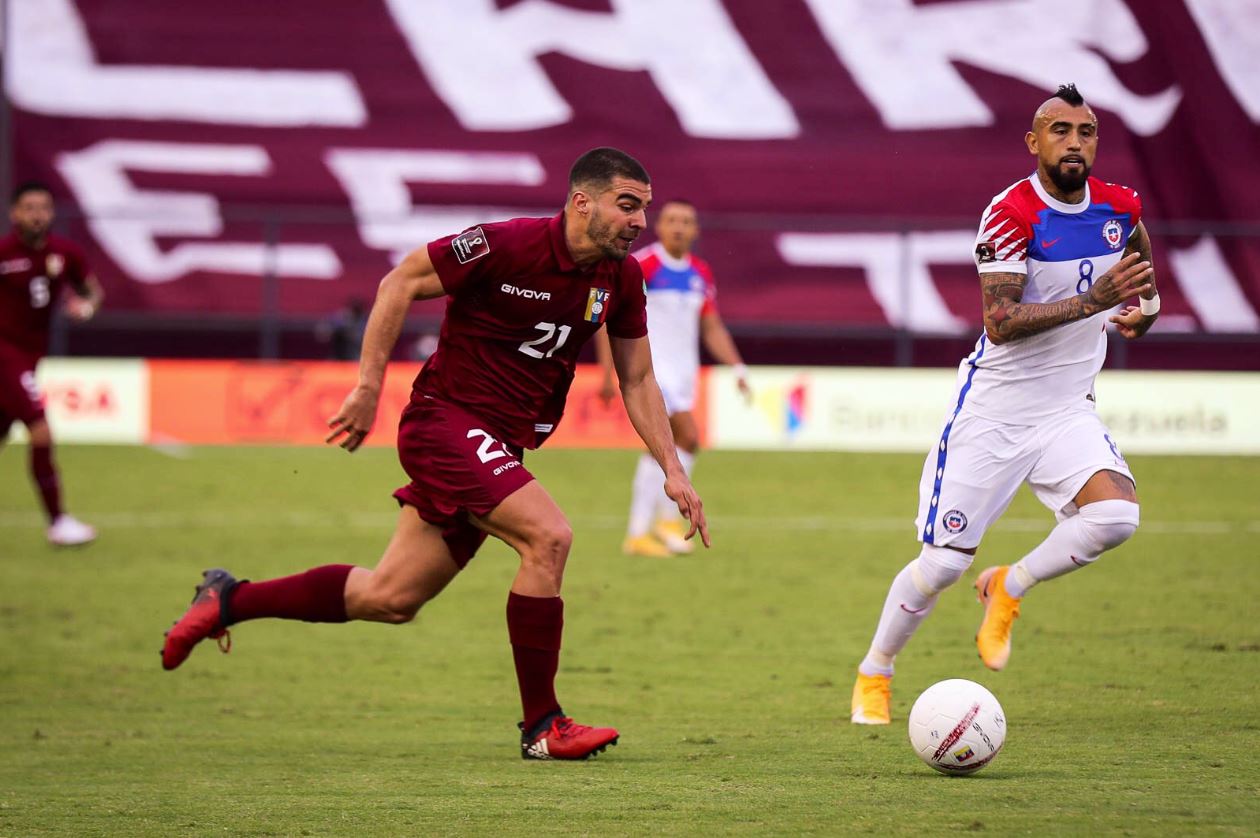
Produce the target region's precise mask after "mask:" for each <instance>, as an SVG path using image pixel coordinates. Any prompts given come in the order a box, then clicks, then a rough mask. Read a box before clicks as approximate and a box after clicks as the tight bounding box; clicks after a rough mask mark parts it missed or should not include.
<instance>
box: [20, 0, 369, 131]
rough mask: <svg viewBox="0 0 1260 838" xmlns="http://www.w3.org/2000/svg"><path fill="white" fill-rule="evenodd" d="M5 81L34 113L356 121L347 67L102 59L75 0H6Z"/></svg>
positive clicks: (355, 93)
mask: <svg viewBox="0 0 1260 838" xmlns="http://www.w3.org/2000/svg"><path fill="white" fill-rule="evenodd" d="M8 5H9V9H10V12H9V23H10V25H11V31H10V32H9V33H8V37H7V38H6V39H5V49H6V51H7V52H8V55H6V56H5V58H6V63H5V82H6V84H5V87H6V89H7V91H8V93H9V95H10V96H11V97H12V99H13V101H14V103H16V104H17V106H18V107H20V108H23V109H24V110H28V111H31V112H33V113H42V114H50V115H53V116H77V117H96V118H111V117H112V118H124V119H150V120H164V119H185V120H190V121H193V122H212V123H219V124H239V125H279V126H290V125H293V126H298V125H340V126H352V127H359V126H362V125H364V124H366V122H367V109H366V108H365V107H364V104H363V100H362V98H361V97H360V95H359V90H358V88H357V87H356V85H355V83H354V80H353V79H352V78H351V76H350V75H349V74H348V73H342V72H332V71H311V70H253V69H226V68H211V67H167V66H145V65H124V66H106V65H101V64H97V63H96V57H95V56H94V55H93V52H92V43H91V41H90V40H89V38H88V33H87V29H86V27H84V25H83V21H82V19H80V17H79V15H78V12H77V10H76V9H75V7H74V3H73V2H72V0H9V4H8Z"/></svg>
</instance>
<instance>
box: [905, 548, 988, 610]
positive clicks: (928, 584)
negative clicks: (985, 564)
mask: <svg viewBox="0 0 1260 838" xmlns="http://www.w3.org/2000/svg"><path fill="white" fill-rule="evenodd" d="M973 558H974V557H972V556H970V555H968V554H967V553H961V552H959V551H957V550H951V549H949V548H948V547H937V546H935V545H933V544H924V545H923V550H922V551H921V552H920V553H919V557H918V558H917V559H915V560H914V561H913V562H912V563H911V568H910V579H911V581H913V582H914V586H915V587H916V588H918V589H919V593H921V594H923V595H924V596H926V597H932V596H936V595H937V594H939V593H940V592H941V591H943V590H945V589H946V588H948V587H949V586H950V585H952V584H954V583H955V582H957V581H958V580H959V579H961V578H962V575H963V574H964V573H966V572H967V568H969V567H971V562H972V561H973Z"/></svg>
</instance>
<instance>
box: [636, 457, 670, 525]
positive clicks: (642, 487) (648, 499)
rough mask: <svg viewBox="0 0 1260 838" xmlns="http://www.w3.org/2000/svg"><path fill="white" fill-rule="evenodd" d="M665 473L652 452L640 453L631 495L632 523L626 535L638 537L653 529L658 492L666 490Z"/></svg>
mask: <svg viewBox="0 0 1260 838" xmlns="http://www.w3.org/2000/svg"><path fill="white" fill-rule="evenodd" d="M664 483H665V473H664V472H663V471H661V467H660V466H658V465H657V464H656V460H654V459H652V455H651V454H640V455H639V465H638V466H637V467H636V468H635V470H634V484H633V489H632V491H631V495H630V525H629V527H628V528H627V529H626V535H628V536H629V537H630V538H638V537H639V536H641V535H647V534H648V530H650V529H652V518H653V517H654V516H655V514H656V494H657V493H658V492H662V491H664V490H663V489H662V488H661V486H662V485H663V484H664Z"/></svg>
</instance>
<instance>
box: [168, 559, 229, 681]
mask: <svg viewBox="0 0 1260 838" xmlns="http://www.w3.org/2000/svg"><path fill="white" fill-rule="evenodd" d="M201 575H202V576H203V577H205V581H203V582H202V583H201V584H200V585H198V586H197V594H196V596H194V597H193V601H192V605H191V606H190V607H189V608H188V610H187V611H185V612H184V616H182V617H180V618H179V619H178V620H176V621H175V624H174V625H173V626H171V630H170V631H168V632H166V643H165V644H164V645H163V646H162V668H163V669H174V668H175V667H177V666H179V665H180V664H181V663H183V662H184V661H185V660H186V659H187V658H188V656H189V654H191V653H192V650H193V647H194V646H196V645H197V644H198V643H200V642H201V641H202V640H205V639H206V638H207V637H210V638H213V639H215V640H218V641H219V650H220V651H221V652H223V653H224V654H227V653H228V652H229V651H231V649H232V635H231V634H229V633H228V630H227V625H226V623H227V605H226V603H225V601H224V599H225V597H226V596H227V595H228V594H229V593H231V591H232V589H233V588H235V587H236V585H237V581H236V577H235V576H233V575H232V574H230V573H228V572H227V571H226V570H223V569H222V568H215V569H213V570H207V571H204V572H203V573H202V574H201Z"/></svg>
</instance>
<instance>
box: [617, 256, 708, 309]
mask: <svg viewBox="0 0 1260 838" xmlns="http://www.w3.org/2000/svg"><path fill="white" fill-rule="evenodd" d="M662 250H663V249H662V248H661V246H660V245H659V244H655V245H652V246H651V247H649V248H647V249H646V250H643V251H640V252H639V253H638V254H636V256H637V258H638V260H639V265H640V267H642V268H643V279H644V285H645V286H646V288H647V291H648V293H649V294H651V293H653V292H657V291H672V292H676V293H681V294H686V295H697V296H700V297H701V298H702V300H703V308H702V309H701V314H710V313H712V312H714V311H716V310H717V309H716V303H715V302H714V300H715V298H716V296H717V291H716V286H715V284H714V281H713V269H712V268H710V267H709V263H708V262H706V261H705V260H703V259H701V258H700V257H699V256H696V255H695V254H694V253H689V254H687V255H686V256H684V257H682V258H680V259H675V258H673V257H671V256H669V255H668V254H667V253H664V252H662Z"/></svg>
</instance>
